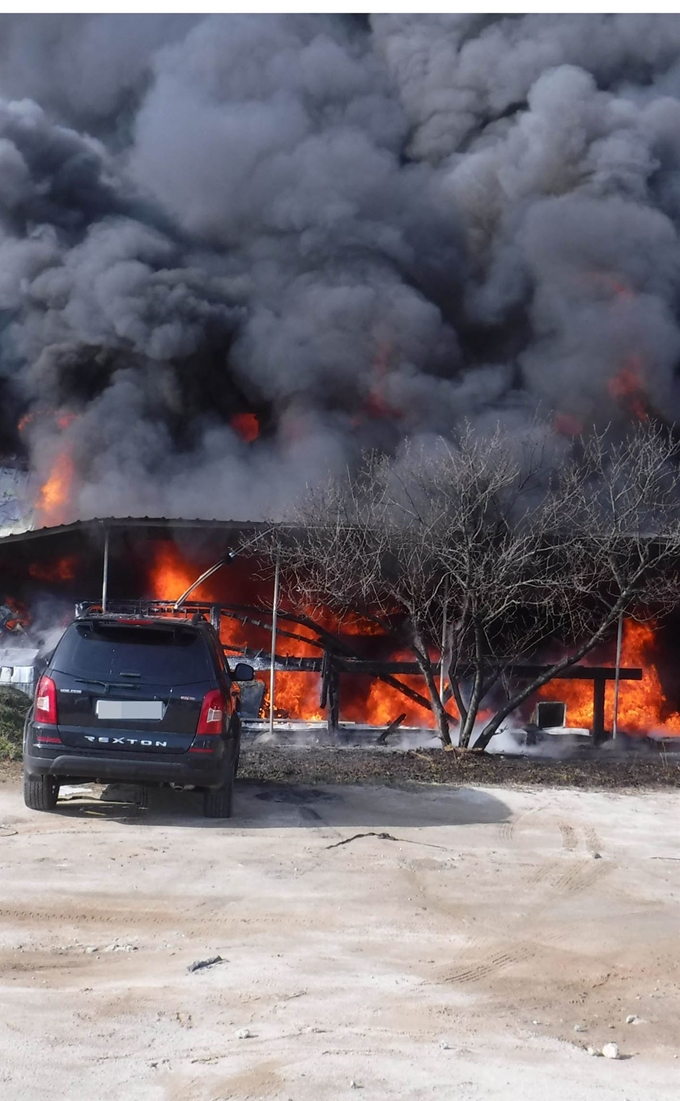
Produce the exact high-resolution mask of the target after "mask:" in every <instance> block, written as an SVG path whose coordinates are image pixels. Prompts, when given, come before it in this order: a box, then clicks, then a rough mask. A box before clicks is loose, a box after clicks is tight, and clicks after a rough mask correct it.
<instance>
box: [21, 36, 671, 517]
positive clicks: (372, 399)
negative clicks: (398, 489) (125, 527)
mask: <svg viewBox="0 0 680 1101" xmlns="http://www.w3.org/2000/svg"><path fill="white" fill-rule="evenodd" d="M679 56H680V20H678V19H677V17H675V16H673V15H669V16H657V15H649V16H643V15H639V16H635V15H619V16H614V15H562V16H552V15H551V16H548V15H546V16H539V15H526V16H500V15H497V16H494V15H489V16H478V15H464V16H458V15H442V16H438V15H433V16H417V15H391V16H374V17H370V18H364V17H360V16H353V17H341V16H335V17H334V16H324V15H317V16H313V15H297V16H263V15H259V16H257V15H256V16H247V15H225V16H160V15H159V16H152V15H150V16H146V15H144V16H137V15H120V16H113V15H103V16H94V15H93V16H51V15H50V16H47V15H45V16H21V15H18V16H2V17H0V310H1V311H2V328H1V330H0V331H1V336H0V386H1V387H2V414H1V416H0V442H1V445H2V449H3V450H4V451H5V453H18V454H20V455H22V456H24V458H25V460H26V462H27V464H28V465H29V468H30V470H31V471H32V475H33V477H34V479H35V485H36V486H39V485H40V484H41V483H44V481H45V480H46V478H47V477H48V474H49V472H50V470H51V469H53V468H54V464H55V463H58V462H59V461H61V462H62V463H63V462H64V461H65V460H64V458H63V456H64V453H65V452H66V453H67V455H68V464H69V470H70V471H72V473H73V478H72V488H71V489H70V497H69V501H68V504H67V506H66V511H67V514H66V515H60V516H59V517H58V518H59V519H73V518H76V517H78V516H82V517H86V516H94V515H111V514H118V515H131V514H154V515H159V514H162V515H166V516H179V515H184V516H202V517H217V518H227V517H231V518H251V519H257V518H261V517H263V516H265V515H280V514H282V513H283V512H284V511H285V508H286V506H287V505H288V504H289V503H290V502H291V501H292V500H293V499H294V498H295V496H296V495H297V494H299V492H300V491H301V488H302V487H303V486H304V485H305V484H306V483H307V482H309V481H310V480H313V479H314V477H315V476H317V475H318V474H319V473H320V472H323V471H325V470H327V469H328V468H331V469H335V470H337V469H340V468H342V467H344V466H345V465H346V464H348V463H349V464H351V463H352V462H353V461H354V460H355V459H356V457H357V455H358V454H359V453H360V451H361V450H362V449H364V448H366V447H378V448H385V449H388V450H390V449H391V450H395V449H398V447H399V444H400V442H401V441H403V440H404V439H406V438H412V439H413V438H422V439H427V438H428V437H431V436H433V435H437V434H446V433H447V432H448V431H450V429H451V428H452V427H453V426H454V425H455V424H456V423H457V422H459V421H460V420H461V419H462V418H468V419H472V420H473V421H474V422H475V423H479V425H480V427H483V426H484V425H486V424H489V423H491V422H495V421H497V420H498V419H499V418H500V419H501V420H505V421H507V423H508V424H509V425H514V424H517V425H518V426H521V425H522V424H523V423H524V422H526V423H529V422H531V421H532V419H533V418H535V416H536V414H537V411H540V415H541V416H542V417H544V418H546V419H547V420H549V422H550V423H551V424H552V425H553V428H554V431H555V432H556V433H557V434H566V435H567V436H568V435H569V434H573V433H575V432H578V431H579V430H580V428H581V427H582V426H584V425H588V424H591V423H593V422H594V421H595V422H598V423H607V422H609V421H612V420H613V421H616V420H617V419H618V420H621V421H625V419H626V418H629V417H632V416H638V417H639V416H643V417H645V416H649V415H661V416H663V417H664V418H666V419H668V420H670V421H673V420H675V419H676V418H677V416H678V412H679V409H678V405H679V399H678V386H677V383H676V378H675V376H676V364H677V363H678V358H679V356H680V327H679V325H678V307H677V301H678V289H679V283H680V260H679V257H680V250H679V249H678V239H677V226H678V221H679V219H680V183H679V181H680V173H679V172H678V167H679V164H680V63H679V62H678V57H679ZM245 414H248V415H249V417H246V419H245V420H244V415H245ZM244 425H246V426H248V430H247V431H244ZM258 432H259V434H258V435H257V438H254V436H255V435H256V434H257V433H258ZM60 456H61V459H60Z"/></svg>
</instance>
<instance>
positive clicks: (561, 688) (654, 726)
mask: <svg viewBox="0 0 680 1101" xmlns="http://www.w3.org/2000/svg"><path fill="white" fill-rule="evenodd" d="M654 631H655V628H654V624H650V623H636V622H635V621H634V620H632V619H627V620H625V622H624V625H623V642H622V647H621V664H622V665H623V666H632V667H640V668H642V671H643V679H642V680H641V681H632V680H628V681H626V680H622V681H621V682H620V683H619V711H618V728H619V730H621V731H622V732H624V733H626V734H649V733H655V732H662V733H664V734H669V735H680V714H678V713H677V711H670V708H669V706H668V703H667V701H666V697H665V695H664V693H663V690H662V687H661V680H660V678H659V673H658V670H657V668H656V665H655V663H654ZM537 696H538V697H539V698H542V699H553V700H555V699H558V700H564V702H565V703H566V705H567V725H568V726H581V727H592V724H593V688H592V684H591V682H590V681H553V682H552V683H551V684H546V685H545V687H544V688H542V689H541V690H540V691H539V692H538V693H537ZM613 720H614V683H613V681H609V682H608V683H607V688H606V696H605V723H606V726H607V727H608V729H610V730H611V727H612V723H613Z"/></svg>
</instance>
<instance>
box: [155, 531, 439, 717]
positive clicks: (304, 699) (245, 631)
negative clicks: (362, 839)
mask: <svg viewBox="0 0 680 1101" xmlns="http://www.w3.org/2000/svg"><path fill="white" fill-rule="evenodd" d="M202 568H204V567H201V566H200V565H197V564H192V563H189V562H187V561H186V560H185V559H184V558H183V557H182V555H181V552H180V551H179V549H178V548H177V546H176V545H175V544H174V543H172V542H167V543H166V542H162V543H159V544H158V545H157V547H156V548H155V549H154V552H153V558H152V561H151V564H150V567H149V585H148V587H149V595H150V596H151V597H152V598H153V599H156V600H176V599H177V598H178V597H179V596H181V594H182V593H183V592H185V591H186V589H188V587H189V585H190V584H191V583H192V581H195V579H196V577H197V576H199V575H200V573H201V570H202ZM188 599H189V600H199V601H206V602H212V601H214V602H215V603H230V602H233V603H250V604H253V603H255V604H257V602H258V601H261V603H262V605H263V612H262V621H263V623H266V622H267V614H266V608H267V607H268V606H270V600H271V593H270V592H269V591H268V590H264V591H262V593H261V594H258V595H252V594H251V596H250V597H249V598H248V599H247V600H246V599H244V595H243V591H242V578H238V577H235V574H234V572H233V570H232V569H231V567H225V569H224V570H221V571H220V572H219V573H216V574H215V575H214V576H213V577H211V578H210V579H209V580H208V581H207V582H204V583H203V585H201V586H200V587H199V588H197V589H196V590H194V592H193V593H192V594H191V596H190V597H189V598H188ZM305 611H307V614H308V615H309V617H310V619H312V620H314V622H316V623H318V624H319V625H320V626H323V627H325V628H326V629H327V630H329V631H342V632H343V633H344V634H346V635H355V636H362V637H366V638H368V637H374V638H379V637H380V635H381V634H382V632H381V628H380V626H379V625H378V624H376V623H374V622H372V621H370V620H366V619H364V618H363V617H362V616H359V615H351V616H348V617H347V618H346V619H344V620H342V622H340V623H339V622H338V620H337V618H336V617H335V616H334V615H333V613H332V612H331V611H330V610H328V609H326V610H319V609H305ZM279 627H280V634H279V636H278V639H277V643H276V651H277V653H278V654H280V655H281V656H284V657H319V656H320V654H321V651H320V649H319V647H318V646H315V645H313V641H314V639H315V635H314V632H313V631H312V630H311V629H310V628H308V627H306V626H303V625H301V624H299V623H291V622H289V621H286V620H281V621H280V623H279ZM285 631H291V632H292V633H294V634H297V635H300V636H302V637H301V638H298V639H293V638H288V637H286V635H285V633H284V632H285ZM220 637H221V641H222V644H223V645H224V646H225V647H231V648H233V649H237V648H245V647H251V648H259V647H261V648H262V649H263V650H264V651H265V652H266V651H268V650H269V649H270V645H271V643H270V639H271V635H270V632H269V629H268V627H263V628H254V627H253V626H252V625H250V624H242V623H240V622H239V621H238V620H236V619H230V618H228V617H227V616H223V617H222V624H221V630H220ZM307 639H309V642H308V641H306V640H307ZM254 640H256V641H254ZM392 656H393V657H394V659H395V660H407V661H408V660H412V655H410V654H408V653H403V654H396V655H392ZM258 676H259V677H260V678H261V679H263V680H265V682H266V696H265V700H264V705H263V714H265V715H266V714H268V710H269V698H268V695H269V676H268V673H261V674H258ZM399 679H401V680H403V682H404V683H405V684H408V685H411V686H412V687H413V688H414V689H415V690H416V691H418V692H420V693H421V694H423V695H424V694H425V688H424V685H423V682H422V678H421V677H418V676H404V677H400V678H399ZM320 694H321V677H320V675H319V674H318V673H313V672H298V671H296V670H281V669H279V670H277V671H276V674H275V685H274V702H275V715H276V716H277V718H290V719H299V720H302V721H306V722H314V721H317V722H318V721H323V720H324V719H326V718H327V712H326V711H325V710H322V708H321V706H320ZM402 713H405V714H406V720H405V722H406V724H407V725H414V726H423V727H429V726H432V725H433V719H432V715H431V714H430V713H429V712H427V711H426V710H425V709H424V708H421V707H418V705H417V704H415V703H413V702H412V701H411V700H409V699H407V697H406V696H403V695H402V694H401V693H400V692H398V691H397V690H396V689H394V688H391V687H390V686H389V685H387V684H384V683H382V682H381V681H377V680H374V679H373V678H371V677H370V676H365V675H358V676H349V675H348V674H341V675H340V718H341V719H345V720H347V721H350V722H359V723H367V724H369V725H378V726H379V725H386V724H387V723H389V722H391V721H392V720H393V719H395V718H396V717H397V716H398V715H400V714H402Z"/></svg>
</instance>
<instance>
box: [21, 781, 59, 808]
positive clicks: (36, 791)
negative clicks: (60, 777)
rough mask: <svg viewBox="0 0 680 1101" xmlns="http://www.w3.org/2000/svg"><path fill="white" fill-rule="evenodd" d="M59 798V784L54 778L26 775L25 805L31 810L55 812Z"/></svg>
mask: <svg viewBox="0 0 680 1101" xmlns="http://www.w3.org/2000/svg"><path fill="white" fill-rule="evenodd" d="M58 798H59V783H58V781H57V780H55V778H54V776H36V777H31V776H26V774H24V803H25V804H26V806H27V807H29V809H30V810H54V808H55V807H56V805H57V799H58Z"/></svg>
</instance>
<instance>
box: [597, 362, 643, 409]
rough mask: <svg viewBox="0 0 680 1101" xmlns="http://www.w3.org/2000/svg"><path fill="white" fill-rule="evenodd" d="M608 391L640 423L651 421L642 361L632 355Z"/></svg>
mask: <svg viewBox="0 0 680 1101" xmlns="http://www.w3.org/2000/svg"><path fill="white" fill-rule="evenodd" d="M607 389H608V390H609V393H610V394H611V396H612V397H613V398H614V399H615V401H617V402H618V403H619V405H622V406H623V407H624V408H625V409H627V410H628V411H629V412H630V413H632V414H633V416H635V417H637V418H638V420H640V421H648V420H649V412H648V410H647V395H646V393H645V388H644V385H643V382H642V359H641V357H640V356H638V355H630V356H628V359H627V360H626V362H625V364H624V365H623V367H622V368H621V370H620V371H619V373H618V374H617V375H615V376H614V378H610V379H609V382H608V383H607Z"/></svg>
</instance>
